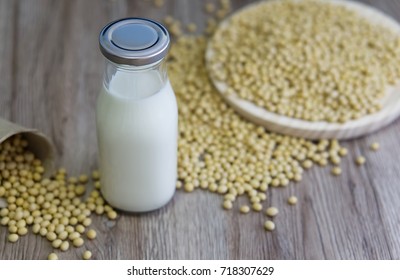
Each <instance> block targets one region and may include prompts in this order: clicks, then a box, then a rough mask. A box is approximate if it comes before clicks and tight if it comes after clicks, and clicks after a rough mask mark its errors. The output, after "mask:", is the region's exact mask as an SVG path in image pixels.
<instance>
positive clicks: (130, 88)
mask: <svg viewBox="0 0 400 280" xmlns="http://www.w3.org/2000/svg"><path fill="white" fill-rule="evenodd" d="M96 124H97V139H98V147H99V165H100V172H101V191H102V194H103V196H104V197H105V199H106V200H107V201H108V202H109V203H110V204H111V205H113V206H114V207H116V208H119V209H122V210H126V211H132V212H145V211H151V210H155V209H157V208H160V207H162V206H163V205H165V204H166V203H167V202H168V201H169V200H170V199H171V198H172V196H173V194H174V192H175V184H176V176H177V140H178V139H177V137H178V110H177V104H176V99H175V95H174V92H173V90H172V87H171V85H170V83H169V81H168V77H167V75H166V70H165V66H164V65H163V62H159V63H157V64H156V65H155V66H151V67H142V68H139V69H138V68H137V67H130V68H128V69H127V68H125V69H123V68H120V67H118V65H115V64H112V63H110V62H108V64H107V67H106V74H105V80H104V85H103V88H102V90H101V92H100V95H99V97H98V100H97V108H96Z"/></svg>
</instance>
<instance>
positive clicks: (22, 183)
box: [0, 135, 117, 251]
mask: <svg viewBox="0 0 400 280" xmlns="http://www.w3.org/2000/svg"><path fill="white" fill-rule="evenodd" d="M5 155H7V157H5ZM44 173H45V169H44V167H43V165H42V162H41V161H40V160H39V159H37V158H36V157H35V155H34V154H33V153H32V152H30V151H29V143H28V142H27V141H26V140H25V139H24V138H23V137H22V136H21V135H16V136H13V137H10V138H9V139H7V140H5V141H4V142H2V143H1V144H0V197H2V198H4V199H5V200H6V201H7V203H8V205H7V207H6V208H2V209H0V217H1V219H0V224H1V225H3V226H7V227H8V231H9V235H8V240H9V241H10V242H16V241H17V240H18V239H19V237H21V236H24V235H27V234H28V232H29V227H31V229H32V232H33V233H34V234H40V235H41V236H42V237H44V238H46V239H47V240H48V241H49V242H50V243H51V245H52V247H53V248H57V249H60V250H61V251H67V250H68V249H69V248H70V245H69V242H68V240H70V241H71V242H72V244H73V245H74V246H75V247H80V246H82V245H83V243H84V240H83V239H82V238H81V234H83V233H84V232H85V227H87V226H89V225H91V224H92V219H91V218H90V216H91V215H92V214H93V212H94V210H95V209H100V210H101V211H99V210H98V211H97V212H98V213H97V214H105V212H104V209H105V207H107V213H106V215H107V216H108V217H110V218H109V219H115V218H116V217H117V213H116V212H115V210H114V209H113V208H112V207H111V206H109V205H106V204H105V201H104V199H103V198H102V196H101V194H100V192H99V191H97V190H93V191H91V192H90V194H89V198H88V199H87V200H84V199H83V197H82V195H83V194H84V193H85V192H86V191H87V190H86V184H87V183H88V181H89V177H88V176H87V175H85V174H82V175H80V176H78V177H68V176H67V171H66V170H65V169H64V168H60V169H58V171H57V172H56V173H55V174H53V176H51V177H49V178H45V177H42V175H41V174H44ZM91 178H92V179H93V180H99V179H100V173H99V172H98V171H97V170H95V171H93V172H92V175H91ZM96 182H98V181H95V183H96ZM91 204H93V205H94V208H93V209H92V210H90V209H89V205H91ZM92 234H93V233H91V234H89V236H88V239H90V236H92Z"/></svg>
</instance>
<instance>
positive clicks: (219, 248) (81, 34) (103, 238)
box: [0, 0, 400, 259]
mask: <svg viewBox="0 0 400 280" xmlns="http://www.w3.org/2000/svg"><path fill="white" fill-rule="evenodd" d="M210 1H211V0H210ZM165 2H166V5H165V6H164V7H162V8H161V9H156V8H154V6H153V5H152V1H111V0H103V1H94V0H89V1H88V0H75V1H67V0H65V1H46V0H35V1H32V0H25V1H16V0H15V1H11V0H1V1H0V38H1V40H0V77H1V80H0V116H1V117H4V118H7V119H10V120H12V121H15V122H18V123H20V124H22V125H25V126H28V127H35V128H38V129H39V130H41V131H42V132H44V133H45V134H47V135H49V136H50V137H51V138H52V139H53V140H54V142H55V144H56V146H57V152H58V154H59V164H60V165H62V166H65V167H66V168H67V169H68V170H69V171H70V172H71V173H73V174H80V173H83V172H89V171H90V170H92V169H93V168H95V167H96V164H97V160H96V157H97V153H96V134H95V111H94V104H95V100H96V97H97V94H98V92H99V88H100V85H101V81H102V71H103V66H104V64H103V57H102V55H101V54H100V51H99V49H98V41H97V40H98V37H97V36H98V32H99V30H100V29H101V27H102V26H103V25H105V24H106V23H107V22H109V21H111V20H113V19H117V18H121V17H127V16H145V17H151V18H154V19H159V20H161V19H162V18H163V17H164V16H165V15H166V14H173V15H174V16H175V17H177V18H179V19H181V20H182V21H183V22H184V23H189V22H192V21H194V22H196V23H197V24H198V25H199V26H204V25H205V19H206V14H205V13H203V12H202V11H203V5H204V1H200V0H198V1H185V0H166V1H165ZM233 2H234V7H235V8H237V7H240V6H242V5H245V4H246V3H250V2H252V1H249V0H236V1H233ZM363 2H367V3H370V4H371V5H374V6H376V7H377V8H379V9H381V10H383V11H384V12H386V13H388V14H389V15H391V16H393V17H395V18H397V19H398V20H400V2H399V1H397V0H380V1H372V0H370V1H363ZM399 133H400V121H397V122H395V123H394V124H393V125H391V126H389V127H387V128H385V129H383V130H382V131H381V132H379V133H376V134H374V135H371V136H368V137H365V138H362V139H357V140H354V141H349V142H346V143H344V144H345V146H347V147H348V148H349V151H350V155H349V157H348V158H347V159H345V160H344V163H343V164H342V167H343V170H344V172H343V175H342V176H341V177H333V176H331V175H330V174H329V172H330V169H329V168H325V169H322V168H318V167H315V168H313V169H312V170H311V171H309V172H307V173H306V175H305V176H304V180H303V181H302V182H301V183H298V184H291V185H290V186H289V187H287V188H282V189H281V190H274V191H273V192H271V193H270V201H271V203H272V204H274V205H277V206H278V207H279V209H280V211H281V212H280V215H279V218H277V219H276V225H277V229H276V230H275V231H274V232H272V233H267V232H265V231H264V229H263V227H262V224H263V222H264V220H265V216H264V215H262V214H259V213H258V214H257V213H251V214H248V215H240V214H238V211H223V210H222V209H221V198H220V197H219V196H217V195H213V194H211V193H208V192H203V191H196V192H194V193H191V194H186V193H184V192H182V191H178V192H177V194H176V196H175V197H174V199H173V201H172V202H171V203H170V204H169V205H168V206H166V207H164V208H163V209H161V210H159V211H155V212H152V213H148V214H144V215H127V214H123V215H122V217H121V218H119V219H118V220H117V221H116V222H110V221H107V220H106V219H105V218H95V219H94V224H95V227H96V228H97V229H98V233H99V234H98V238H97V240H95V241H93V242H87V248H88V249H90V250H91V251H92V252H93V255H94V258H95V259H399V258H400V165H399V164H398V154H399V153H400V145H399ZM373 141H378V142H380V143H381V146H382V148H381V150H380V151H379V152H376V153H373V152H370V151H369V148H368V147H369V144H370V143H371V142H373ZM359 154H365V155H366V156H367V163H366V165H365V166H363V167H357V166H356V165H355V164H354V162H353V159H354V157H355V156H356V155H359ZM290 194H295V195H297V196H298V197H299V203H298V205H297V206H294V207H290V206H287V203H286V199H287V197H288V196H289V195H290ZM6 238H7V230H6V228H5V227H0V259H45V258H46V257H47V255H48V253H50V252H51V251H52V249H51V246H50V244H49V242H48V241H47V240H45V239H44V238H41V237H39V236H35V235H33V234H29V235H28V236H26V237H24V238H21V239H20V240H19V241H18V242H17V243H15V244H11V243H8V242H6ZM82 251H83V248H80V249H79V250H70V251H69V252H66V253H60V254H59V256H60V258H62V259H75V258H78V259H79V258H81V253H82Z"/></svg>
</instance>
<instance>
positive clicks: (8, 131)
mask: <svg viewBox="0 0 400 280" xmlns="http://www.w3.org/2000/svg"><path fill="white" fill-rule="evenodd" d="M16 134H22V135H23V136H24V138H25V139H26V140H28V142H29V149H30V150H31V151H32V152H33V153H34V154H35V156H36V157H38V158H39V159H40V160H41V161H42V162H43V166H44V168H45V170H46V172H45V175H50V174H52V173H53V172H54V160H55V148H54V145H53V143H52V142H51V141H50V139H48V138H47V137H46V136H45V135H43V134H42V133H40V132H39V131H37V130H36V129H32V128H26V127H23V126H20V125H18V124H15V123H11V122H9V121H7V120H4V119H2V118H0V143H2V142H3V141H4V140H6V139H7V138H9V137H11V136H13V135H16ZM4 206H6V203H5V201H4V200H2V199H1V198H0V208H2V207H4Z"/></svg>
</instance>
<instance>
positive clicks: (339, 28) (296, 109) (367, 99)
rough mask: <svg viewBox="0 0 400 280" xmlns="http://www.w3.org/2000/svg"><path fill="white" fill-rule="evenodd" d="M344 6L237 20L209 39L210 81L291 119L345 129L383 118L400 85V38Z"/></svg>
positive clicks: (266, 11)
mask: <svg viewBox="0 0 400 280" xmlns="http://www.w3.org/2000/svg"><path fill="white" fill-rule="evenodd" d="M335 2H336V3H335ZM345 2H346V1H340V2H339V1H321V0H302V1H298V0H297V1H293V0H281V1H262V2H261V3H258V4H255V5H253V6H250V7H249V8H245V9H244V10H243V11H241V12H238V13H236V14H234V15H233V16H232V17H230V18H229V19H228V20H227V21H226V22H225V23H224V25H223V26H221V28H218V29H217V31H216V33H215V34H214V37H213V39H212V40H211V49H212V52H210V53H212V54H213V60H212V61H211V63H210V73H211V76H212V77H213V79H215V80H216V81H219V82H222V83H223V84H225V85H226V86H227V92H226V94H228V95H236V96H238V97H240V98H241V99H244V100H248V101H251V102H252V103H254V104H256V105H258V106H259V107H262V108H265V109H266V110H268V111H270V112H274V113H276V114H279V115H285V116H288V117H291V118H296V119H303V120H307V121H326V122H333V123H345V122H348V121H350V120H354V119H359V118H361V117H363V116H365V115H368V114H373V113H375V112H377V111H379V110H380V109H381V107H382V98H383V97H384V96H385V92H386V89H387V86H388V85H393V84H394V83H395V82H397V81H398V80H399V78H400V35H399V34H400V31H399V28H397V30H396V31H397V32H396V31H393V30H392V28H388V27H387V26H386V25H384V23H383V22H382V23H381V22H379V24H378V23H375V22H374V23H371V17H374V18H372V20H376V21H377V19H378V18H379V17H377V16H376V18H375V16H369V17H370V18H367V17H366V16H364V15H362V13H363V11H364V10H365V9H366V8H365V7H364V6H361V4H357V7H358V8H357V11H356V10H355V9H354V8H351V9H350V8H349V7H347V5H348V4H343V3H345ZM338 3H339V4H338ZM340 3H342V4H340ZM353 5H356V4H351V6H352V7H353ZM358 5H359V6H358Z"/></svg>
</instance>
